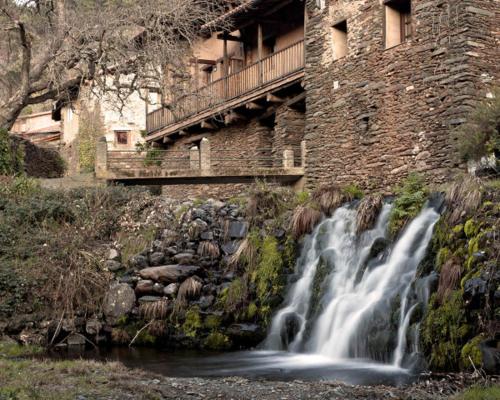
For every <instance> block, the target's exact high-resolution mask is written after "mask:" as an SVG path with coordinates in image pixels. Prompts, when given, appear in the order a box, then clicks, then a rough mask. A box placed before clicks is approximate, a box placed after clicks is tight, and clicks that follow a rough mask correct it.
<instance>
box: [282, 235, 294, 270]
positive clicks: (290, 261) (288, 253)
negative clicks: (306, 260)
mask: <svg viewBox="0 0 500 400" xmlns="http://www.w3.org/2000/svg"><path fill="white" fill-rule="evenodd" d="M296 259H297V242H296V241H295V240H294V239H293V236H292V235H287V237H286V240H285V245H284V249H283V262H284V264H285V266H286V267H290V268H293V267H294V265H295V260H296Z"/></svg>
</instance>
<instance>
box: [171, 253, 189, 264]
mask: <svg viewBox="0 0 500 400" xmlns="http://www.w3.org/2000/svg"><path fill="white" fill-rule="evenodd" d="M173 258H174V261H175V262H176V263H178V264H189V263H190V262H191V261H192V260H193V258H194V255H193V254H191V253H179V254H176V255H175V256H174V257H173Z"/></svg>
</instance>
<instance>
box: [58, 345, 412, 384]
mask: <svg viewBox="0 0 500 400" xmlns="http://www.w3.org/2000/svg"><path fill="white" fill-rule="evenodd" d="M50 356H51V357H53V358H74V357H82V358H86V359H97V360H107V361H119V362H121V363H123V364H124V365H125V366H127V367H130V368H139V369H142V370H145V371H151V372H154V373H157V374H161V375H164V376H169V377H205V378H217V377H227V376H240V377H245V378H248V379H269V380H284V381H287V380H295V379H298V380H329V381H342V382H345V383H349V384H353V385H376V384H384V385H391V386H398V385H402V384H406V383H410V382H412V381H414V380H416V379H417V376H416V375H415V374H413V373H411V372H410V371H408V370H406V369H402V368H397V367H394V366H389V365H383V364H375V363H373V362H370V361H367V360H332V359H329V358H326V357H322V356H318V355H313V354H298V353H288V352H275V351H242V352H231V353H222V354H220V353H219V354H218V353H206V352H190V351H163V350H158V349H147V348H132V349H129V348H111V349H100V350H99V351H91V352H83V353H76V352H73V353H68V352H64V353H63V352H57V353H51V354H50Z"/></svg>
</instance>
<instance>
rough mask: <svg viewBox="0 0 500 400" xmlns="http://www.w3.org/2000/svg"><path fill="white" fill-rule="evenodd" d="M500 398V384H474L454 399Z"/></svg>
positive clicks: (492, 399) (487, 399)
mask: <svg viewBox="0 0 500 400" xmlns="http://www.w3.org/2000/svg"><path fill="white" fill-rule="evenodd" d="M497 399H500V386H498V385H497V386H490V387H481V386H474V387H470V388H468V389H466V390H465V391H464V392H463V393H462V394H459V395H458V396H455V397H453V398H452V400H497Z"/></svg>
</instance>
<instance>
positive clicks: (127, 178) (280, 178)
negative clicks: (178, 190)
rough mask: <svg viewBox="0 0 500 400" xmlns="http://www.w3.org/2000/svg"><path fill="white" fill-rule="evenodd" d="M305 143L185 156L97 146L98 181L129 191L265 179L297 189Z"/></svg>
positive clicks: (196, 150) (193, 151) (200, 149)
mask: <svg viewBox="0 0 500 400" xmlns="http://www.w3.org/2000/svg"><path fill="white" fill-rule="evenodd" d="M305 162H306V146H305V142H304V141H303V142H301V144H300V147H291V146H289V147H287V148H286V149H285V150H281V151H277V150H273V149H272V148H265V149H250V150H248V149H245V150H244V149H237V148H211V144H210V141H209V140H208V139H207V138H203V139H202V140H201V141H200V143H199V145H195V146H192V147H190V148H188V149H181V150H163V149H157V148H150V149H148V150H147V151H142V152H141V151H134V150H132V151H116V150H113V151H110V150H108V146H107V142H106V140H105V138H102V139H101V140H100V141H99V142H98V145H97V152H96V165H95V172H96V177H97V178H99V179H104V180H106V181H108V182H117V183H122V184H125V185H179V184H210V183H213V184H217V183H247V182H253V181H254V180H255V179H265V180H268V181H273V182H278V183H281V184H287V185H296V184H297V183H299V181H300V180H301V178H303V176H304V167H305Z"/></svg>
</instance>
